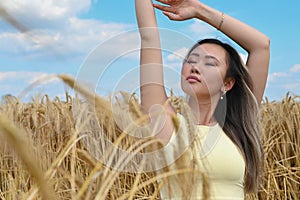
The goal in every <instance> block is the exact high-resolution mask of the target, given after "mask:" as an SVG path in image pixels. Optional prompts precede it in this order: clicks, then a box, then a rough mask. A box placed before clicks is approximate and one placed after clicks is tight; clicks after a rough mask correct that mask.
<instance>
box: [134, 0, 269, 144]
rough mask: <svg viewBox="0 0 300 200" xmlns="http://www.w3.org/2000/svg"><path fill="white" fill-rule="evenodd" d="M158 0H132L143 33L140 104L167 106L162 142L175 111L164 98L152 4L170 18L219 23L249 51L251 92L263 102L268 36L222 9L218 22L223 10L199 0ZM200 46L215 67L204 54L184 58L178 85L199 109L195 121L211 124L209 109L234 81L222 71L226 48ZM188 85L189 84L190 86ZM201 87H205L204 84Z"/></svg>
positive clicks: (160, 58) (165, 139) (195, 107)
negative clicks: (195, 59) (194, 61)
mask: <svg viewBox="0 0 300 200" xmlns="http://www.w3.org/2000/svg"><path fill="white" fill-rule="evenodd" d="M157 2H160V3H162V4H152V1H151V0H135V4H136V16H137V21H138V26H139V28H140V35H141V58H140V65H141V68H140V78H141V101H142V107H143V109H144V110H145V111H146V112H149V110H151V109H150V108H151V107H152V106H153V105H157V104H158V105H164V106H165V110H166V113H168V115H167V117H166V121H165V125H164V127H163V128H162V129H161V130H160V131H159V132H158V133H157V136H158V137H159V138H160V139H162V141H163V142H165V143H167V142H168V140H169V138H170V137H171V134H172V132H173V124H172V120H171V115H172V114H175V112H174V110H173V109H172V107H171V106H170V105H169V104H165V102H166V101H167V98H168V97H167V95H166V92H165V87H164V78H163V66H162V52H161V50H160V37H159V33H158V27H157V22H156V17H155V12H154V9H153V7H155V8H157V9H159V10H162V11H163V13H164V14H165V15H166V16H167V17H168V18H169V19H170V20H175V21H183V20H188V19H192V18H196V19H199V20H202V21H204V22H206V23H208V24H210V25H211V26H213V27H215V28H220V31H221V32H223V33H224V34H226V35H227V36H228V37H230V38H231V39H232V40H234V41H235V42H236V43H237V44H239V45H240V46H241V47H242V48H244V49H245V50H246V51H247V52H248V59H247V62H246V65H247V67H248V69H249V73H250V76H251V77H252V79H253V82H254V83H255V85H254V89H253V94H254V95H255V97H256V99H257V101H258V102H259V103H260V102H261V100H262V98H263V93H264V90H265V85H266V80H267V74H268V67H269V60H270V42H269V38H268V37H267V36H265V35H264V34H263V33H261V32H259V31H258V30H256V29H254V28H253V27H251V26H249V25H247V24H245V23H243V22H241V21H239V20H237V19H235V18H233V17H231V16H228V15H226V14H225V15H224V20H223V22H222V26H221V27H220V23H221V21H222V13H221V12H220V11H218V10H215V9H214V8H211V7H209V6H207V5H205V4H203V3H201V2H200V1H198V0H158V1H157ZM198 48H199V47H198ZM198 48H196V49H195V51H201V50H203V49H204V50H205V52H206V53H207V54H208V55H213V56H214V57H215V58H216V59H217V60H219V61H220V63H217V66H216V67H211V68H206V67H205V64H203V63H205V58H201V59H202V60H201V62H200V61H199V62H200V64H199V65H197V66H193V65H189V64H185V65H184V66H183V70H182V77H183V80H182V87H183V90H185V92H187V93H188V94H189V95H190V96H191V97H192V98H191V100H190V102H189V104H190V106H191V109H192V110H196V111H197V112H198V113H200V112H201V115H200V116H201V117H199V118H198V119H197V123H198V124H202V125H210V124H211V123H212V122H214V121H215V120H214V117H213V113H214V109H215V107H216V105H217V103H218V101H219V99H220V96H221V95H222V91H224V90H226V91H228V90H230V89H231V88H232V86H233V85H234V80H232V79H227V78H225V76H224V73H225V72H226V70H227V67H228V66H226V65H224V60H223V59H224V57H223V55H222V54H223V53H224V52H222V49H218V48H219V47H218V46H217V45H212V44H205V45H201V46H200V48H199V49H198ZM223 51H224V50H223ZM190 75H193V76H196V77H198V78H202V79H203V80H205V81H202V82H201V83H197V82H196V81H195V80H193V78H191V79H190V80H184V79H185V78H186V77H188V76H190ZM213 77H219V78H220V77H221V80H222V81H221V82H220V81H219V82H218V81H216V80H215V81H213ZM194 78H195V77H194ZM186 85H189V86H188V87H189V88H190V89H188V87H186ZM185 87H186V88H185ZM191 88H192V89H191ZM205 88H206V90H203V89H205ZM205 91H206V92H205ZM192 93H193V94H192Z"/></svg>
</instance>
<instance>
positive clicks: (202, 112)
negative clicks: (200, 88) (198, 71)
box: [188, 97, 219, 126]
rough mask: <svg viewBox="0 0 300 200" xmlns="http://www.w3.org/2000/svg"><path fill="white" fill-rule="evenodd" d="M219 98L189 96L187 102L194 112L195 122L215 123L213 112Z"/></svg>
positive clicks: (203, 123)
mask: <svg viewBox="0 0 300 200" xmlns="http://www.w3.org/2000/svg"><path fill="white" fill-rule="evenodd" d="M218 101H219V99H215V100H214V99H213V98H209V99H197V98H194V97H190V98H189V101H188V104H189V106H190V108H191V110H192V112H193V114H194V117H195V119H196V123H197V124H199V125H207V126H210V125H215V124H216V123H217V121H216V119H215V117H214V112H215V109H216V107H217V105H218Z"/></svg>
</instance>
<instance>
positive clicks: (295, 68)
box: [290, 64, 300, 73]
mask: <svg viewBox="0 0 300 200" xmlns="http://www.w3.org/2000/svg"><path fill="white" fill-rule="evenodd" d="M290 72H293V73H296V72H300V64H296V65H294V66H293V67H292V68H291V69H290Z"/></svg>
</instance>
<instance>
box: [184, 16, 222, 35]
mask: <svg viewBox="0 0 300 200" xmlns="http://www.w3.org/2000/svg"><path fill="white" fill-rule="evenodd" d="M189 28H190V31H191V32H192V33H194V34H196V35H197V37H199V38H201V37H208V36H211V35H212V33H215V32H216V29H215V28H213V27H212V26H210V25H208V24H207V23H205V22H203V21H200V20H195V21H194V23H193V24H192V25H190V27H189Z"/></svg>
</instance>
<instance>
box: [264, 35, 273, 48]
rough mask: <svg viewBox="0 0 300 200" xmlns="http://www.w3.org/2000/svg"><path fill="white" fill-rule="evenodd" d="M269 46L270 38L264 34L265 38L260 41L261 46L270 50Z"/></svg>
mask: <svg viewBox="0 0 300 200" xmlns="http://www.w3.org/2000/svg"><path fill="white" fill-rule="evenodd" d="M270 46H271V40H270V38H269V37H267V36H265V38H264V40H263V42H262V48H263V49H265V50H268V51H270Z"/></svg>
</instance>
